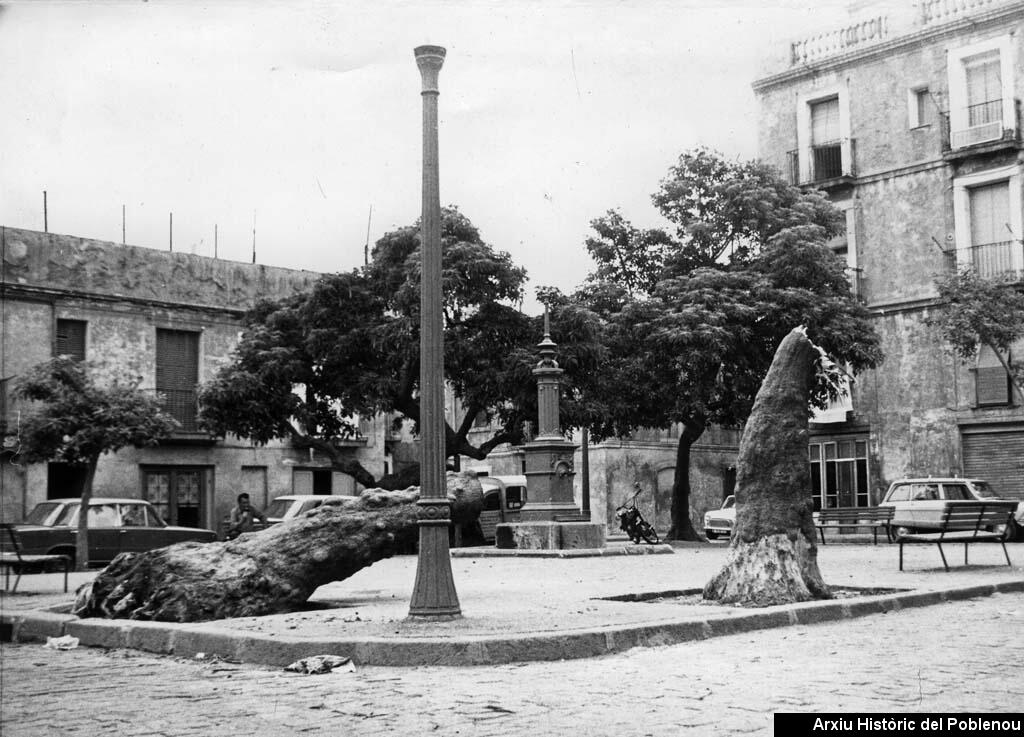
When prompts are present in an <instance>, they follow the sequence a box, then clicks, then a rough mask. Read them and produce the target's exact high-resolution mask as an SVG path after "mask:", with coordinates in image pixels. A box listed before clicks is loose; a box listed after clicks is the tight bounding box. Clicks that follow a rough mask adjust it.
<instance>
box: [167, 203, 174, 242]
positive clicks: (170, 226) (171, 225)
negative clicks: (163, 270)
mask: <svg viewBox="0 0 1024 737" xmlns="http://www.w3.org/2000/svg"><path fill="white" fill-rule="evenodd" d="M167 214H168V215H169V217H170V219H169V220H168V223H167V246H168V248H167V250H168V251H173V250H174V213H173V212H169V213H167Z"/></svg>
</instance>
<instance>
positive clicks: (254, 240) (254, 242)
mask: <svg viewBox="0 0 1024 737" xmlns="http://www.w3.org/2000/svg"><path fill="white" fill-rule="evenodd" d="M252 262H253V263H256V211H255V210H253V211H252Z"/></svg>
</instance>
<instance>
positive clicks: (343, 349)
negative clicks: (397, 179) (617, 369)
mask: <svg viewBox="0 0 1024 737" xmlns="http://www.w3.org/2000/svg"><path fill="white" fill-rule="evenodd" d="M441 241H442V279H443V290H442V294H443V300H444V301H443V314H444V349H445V350H444V363H445V378H446V380H447V382H448V384H449V386H450V387H451V389H452V391H453V393H454V395H455V396H456V397H457V398H458V399H459V401H460V404H461V407H462V409H463V412H462V414H461V415H460V416H459V417H458V418H456V421H455V422H454V423H449V424H446V435H447V438H446V448H447V453H448V455H449V456H451V455H454V454H456V453H458V454H462V455H466V456H469V457H471V458H477V459H482V458H484V457H486V455H487V454H488V453H489V452H490V451H491V450H493V449H494V448H495V447H496V446H498V445H499V444H502V443H506V442H508V443H518V442H520V441H522V439H523V426H524V423H525V422H526V421H527V420H533V419H534V418H535V417H536V384H535V382H534V380H533V376H532V374H531V373H530V372H531V370H532V368H533V366H534V365H535V363H536V361H537V357H536V351H535V346H536V344H537V342H538V341H539V340H540V337H541V332H542V330H541V322H540V320H541V318H540V317H531V316H528V315H525V314H523V313H522V312H521V311H520V310H519V309H518V306H517V303H518V302H519V301H521V299H522V291H523V284H524V282H525V278H526V274H525V271H524V270H523V269H522V268H520V267H518V266H516V265H515V264H514V263H513V262H512V258H511V256H510V255H509V254H508V253H505V252H502V251H497V250H495V249H494V248H493V247H492V246H490V245H489V244H487V243H485V242H484V241H483V240H482V239H481V237H480V234H479V232H478V230H477V228H476V227H475V226H473V224H472V223H471V222H470V220H469V219H468V218H467V217H466V216H464V215H463V214H462V213H460V212H459V211H458V210H457V209H456V208H454V207H448V208H444V209H443V211H442V228H441ZM419 291H420V235H419V226H418V224H414V225H410V226H408V227H403V228H399V229H397V230H395V231H392V232H390V233H387V234H386V235H384V236H383V237H382V238H381V239H380V240H378V241H377V243H376V244H375V246H374V248H373V251H372V259H371V262H370V263H369V264H368V265H367V266H366V267H365V268H363V269H360V270H357V271H352V272H348V273H340V274H332V275H327V276H324V277H323V278H322V279H321V280H320V281H319V282H318V283H317V284H316V285H315V286H314V287H313V288H312V289H310V290H309V291H307V292H305V293H302V294H299V295H296V296H294V297H290V298H287V299H284V300H280V301H276V302H261V303H260V304H259V305H257V306H256V307H255V308H254V309H253V310H252V311H251V312H250V313H249V314H248V316H247V318H246V329H245V331H244V333H243V335H242V339H241V341H240V343H239V345H238V347H237V349H236V352H235V355H234V357H233V360H232V363H231V364H230V365H228V366H226V367H225V368H224V369H222V370H221V371H220V372H219V373H218V374H217V376H216V377H215V378H214V379H213V380H212V381H211V382H209V383H208V384H207V385H206V386H204V387H203V388H202V390H201V393H200V404H201V417H202V420H203V422H204V425H205V426H206V427H207V429H209V430H211V431H213V432H215V433H217V434H224V433H228V432H230V433H234V434H236V435H239V436H243V437H248V438H251V439H253V440H254V441H256V442H261V443H265V442H267V441H269V440H271V439H275V438H279V439H289V440H291V441H292V442H293V443H295V444H296V445H297V446H299V447H303V446H309V447H315V448H317V449H319V450H321V451H323V452H324V453H326V454H327V455H328V457H330V458H331V459H332V461H333V463H334V466H335V467H336V468H338V469H340V470H344V471H346V472H348V473H349V474H351V475H352V476H353V477H354V478H355V479H356V480H357V481H359V482H360V483H361V484H363V485H364V486H372V485H378V484H381V483H382V482H380V481H379V480H377V479H375V478H374V477H373V476H372V474H370V473H369V472H368V471H367V470H366V469H365V468H364V467H363V466H362V465H361V464H359V463H358V462H357V461H355V460H354V459H353V458H351V457H350V456H349V455H348V454H346V452H344V451H343V450H342V449H341V448H339V446H338V444H337V441H338V440H339V439H341V438H345V437H351V436H352V435H353V434H355V433H356V432H357V430H358V428H357V424H356V419H357V417H359V416H362V417H370V416H374V415H377V414H380V413H384V414H392V415H395V416H396V417H397V418H398V419H399V420H411V421H412V422H413V423H414V426H415V425H416V424H417V423H418V421H419V418H420V410H419V399H418V383H419V331H420V301H419ZM598 327H599V326H598V321H597V319H596V317H595V316H594V315H593V314H591V313H590V312H589V311H588V310H587V309H585V307H584V306H583V305H579V304H571V305H569V304H565V305H560V306H556V307H555V308H554V309H553V314H552V336H553V338H554V340H555V341H556V342H558V343H559V356H558V360H559V362H560V363H561V365H562V367H563V368H565V369H566V376H567V383H566V386H565V392H566V396H567V398H569V399H570V400H571V397H572V395H573V381H574V378H575V377H584V378H585V377H586V376H587V375H588V374H589V373H592V371H591V369H593V367H594V366H596V364H597V362H598V361H599V360H600V356H601V355H602V350H603V349H602V347H601V345H600V342H599V340H598ZM575 410H576V407H575V405H574V404H573V403H572V402H571V401H567V403H566V414H565V416H566V417H567V418H568V419H569V421H570V422H571V421H572V419H573V417H572V412H573V411H575ZM481 413H482V414H483V415H485V416H486V417H487V418H488V419H496V420H497V422H496V423H495V427H497V431H496V432H495V433H494V434H493V435H492V436H491V437H490V438H488V439H487V440H486V441H484V442H483V443H481V444H479V445H473V444H471V443H470V442H469V440H468V437H469V432H470V430H471V429H472V428H473V426H474V421H475V420H476V419H477V417H478V416H480V415H481ZM396 483H399V485H402V484H401V482H396ZM385 485H386V482H385Z"/></svg>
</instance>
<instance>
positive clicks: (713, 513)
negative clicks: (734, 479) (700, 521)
mask: <svg viewBox="0 0 1024 737" xmlns="http://www.w3.org/2000/svg"><path fill="white" fill-rule="evenodd" d="M735 524H736V497H735V495H733V494H730V495H729V496H727V497H726V498H725V501H723V502H722V506H721V507H720V508H718V509H712V510H710V511H707V512H705V513H704V534H705V535H706V536H707V538H708V540H715V539H717V538H718V536H719V535H731V534H732V528H733V526H734V525H735Z"/></svg>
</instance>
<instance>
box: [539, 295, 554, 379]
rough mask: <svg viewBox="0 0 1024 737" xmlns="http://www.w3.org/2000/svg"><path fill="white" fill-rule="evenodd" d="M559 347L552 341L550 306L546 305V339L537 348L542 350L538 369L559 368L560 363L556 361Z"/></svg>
mask: <svg viewBox="0 0 1024 737" xmlns="http://www.w3.org/2000/svg"><path fill="white" fill-rule="evenodd" d="M557 347H558V343H556V342H555V341H553V340H551V319H550V317H548V306H547V305H544V338H543V339H542V340H541V341H540V343H538V344H537V348H539V349H540V350H539V351H538V352H539V353H540V361H538V362H537V368H539V369H540V368H547V369H552V368H555V369H556V368H558V361H556V360H555V348H557Z"/></svg>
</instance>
